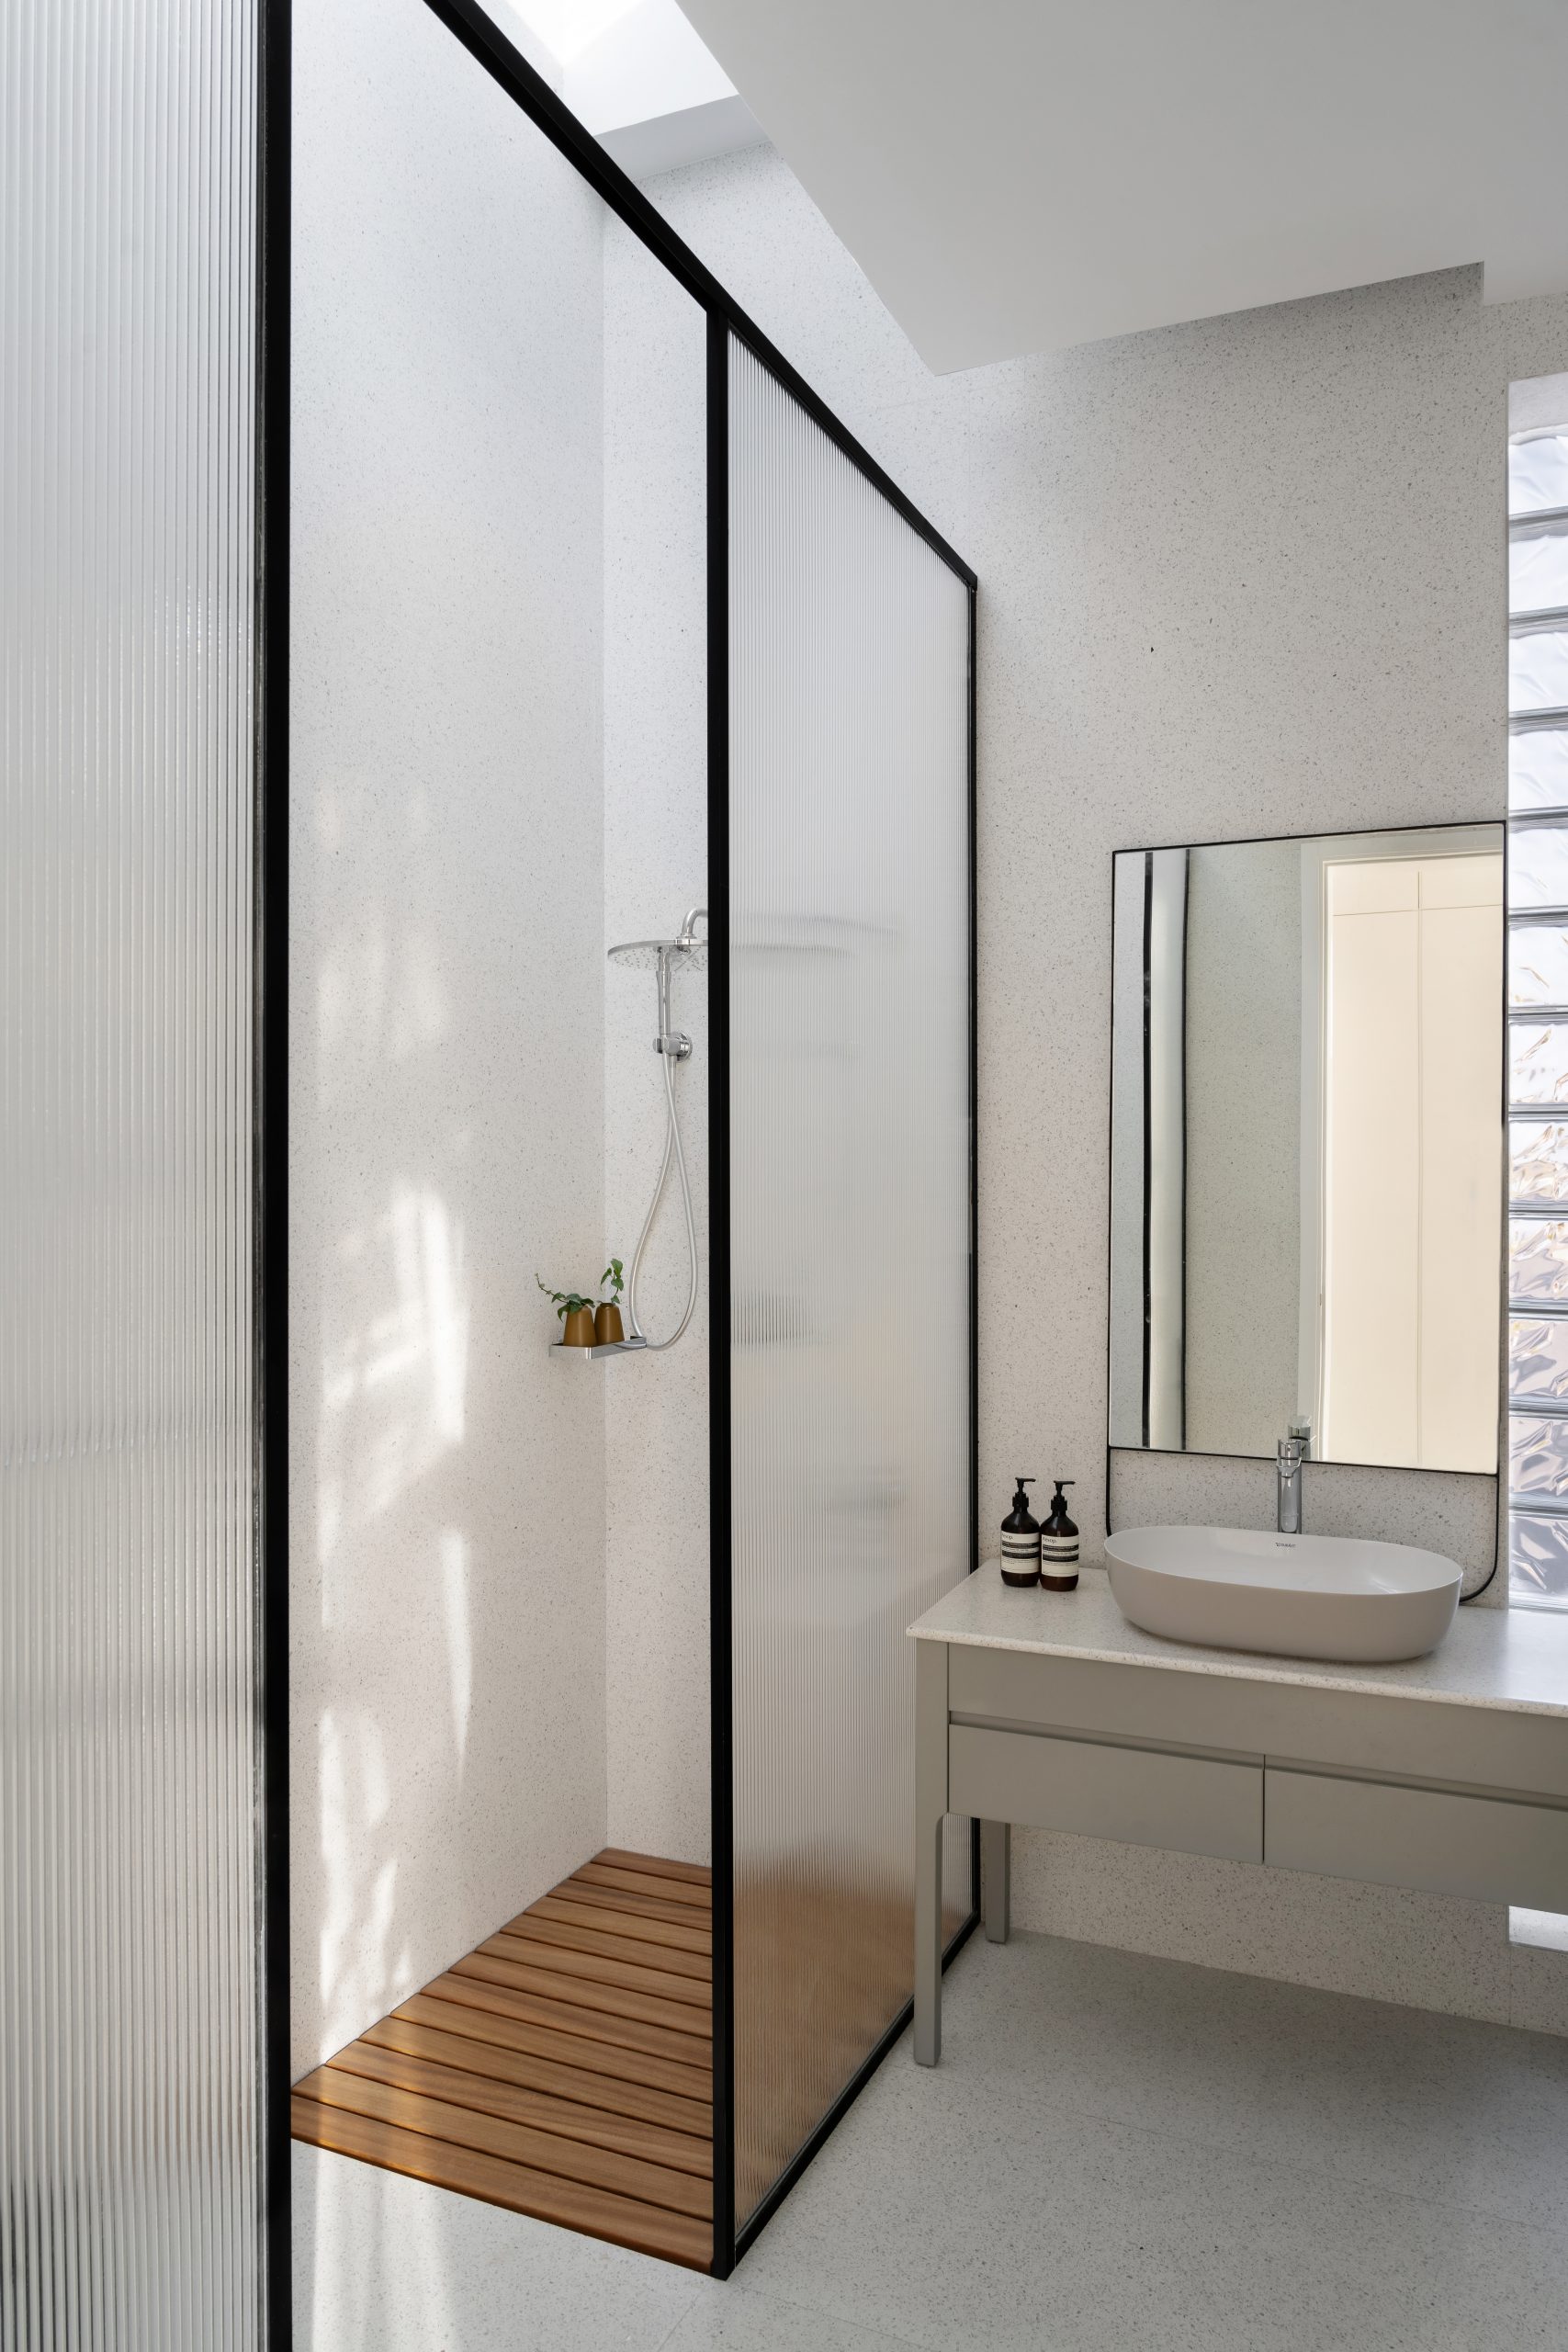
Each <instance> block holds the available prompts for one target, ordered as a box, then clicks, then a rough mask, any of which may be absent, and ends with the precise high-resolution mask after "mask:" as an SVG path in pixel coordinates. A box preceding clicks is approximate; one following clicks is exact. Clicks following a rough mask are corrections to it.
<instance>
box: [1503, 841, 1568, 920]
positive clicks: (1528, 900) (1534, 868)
mask: <svg viewBox="0 0 1568 2352" xmlns="http://www.w3.org/2000/svg"><path fill="white" fill-rule="evenodd" d="M1508 904H1509V906H1510V907H1512V908H1514V909H1516V910H1527V909H1529V908H1530V907H1568V825H1529V824H1526V825H1520V824H1514V825H1510V826H1509V828H1508Z"/></svg>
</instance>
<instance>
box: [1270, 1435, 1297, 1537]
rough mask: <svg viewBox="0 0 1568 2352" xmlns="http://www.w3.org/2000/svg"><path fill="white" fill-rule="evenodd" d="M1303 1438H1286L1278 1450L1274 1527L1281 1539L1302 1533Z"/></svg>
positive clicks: (1281, 1441) (1276, 1449)
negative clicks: (1284, 1536) (1281, 1536)
mask: <svg viewBox="0 0 1568 2352" xmlns="http://www.w3.org/2000/svg"><path fill="white" fill-rule="evenodd" d="M1302 1461H1303V1445H1302V1441H1301V1439H1300V1438H1299V1437H1282V1438H1281V1439H1280V1442H1279V1443H1278V1444H1277V1445H1276V1447H1275V1449H1274V1525H1275V1527H1276V1528H1277V1529H1278V1531H1279V1532H1280V1534H1281V1535H1299V1534H1300V1533H1301V1532H1302Z"/></svg>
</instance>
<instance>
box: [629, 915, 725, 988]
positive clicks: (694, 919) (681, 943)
mask: <svg viewBox="0 0 1568 2352" xmlns="http://www.w3.org/2000/svg"><path fill="white" fill-rule="evenodd" d="M707 919H708V910H707V909H706V908H705V907H688V908H687V910H686V920H685V922H683V923H682V925H681V929H680V932H679V933H678V934H677V935H676V937H675V938H673V939H626V940H623V941H622V942H621V944H620V945H619V946H618V947H612V948H611V950H610V961H611V963H612V964H630V965H631V966H633V967H634V968H635V969H636V970H637V971H639V972H651V971H655V970H657V969H659V968H660V959H661V958H667V957H669V956H679V957H680V958H681V961H682V964H683V965H684V967H685V968H686V969H687V971H689V972H705V971H706V969H707V962H708V951H707V942H706V940H704V939H699V938H698V937H697V925H698V923H700V922H706V921H707Z"/></svg>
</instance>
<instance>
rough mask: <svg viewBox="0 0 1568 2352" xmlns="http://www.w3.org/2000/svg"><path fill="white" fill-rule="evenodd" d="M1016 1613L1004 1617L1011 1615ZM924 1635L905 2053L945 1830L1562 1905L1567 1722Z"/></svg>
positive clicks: (931, 1952) (989, 1921)
mask: <svg viewBox="0 0 1568 2352" xmlns="http://www.w3.org/2000/svg"><path fill="white" fill-rule="evenodd" d="M1009 1622H1016V1621H1015V1620H1010V1621H1009ZM921 1634H922V1637H921V1638H920V1639H919V1640H918V1642H917V1645H916V1648H917V1675H916V1691H917V1698H916V1717H917V1723H916V1807H915V1810H916V1818H917V1824H918V1835H919V1845H918V1848H917V1858H916V1877H915V1917H916V1953H915V1962H916V1965H915V2055H916V2058H917V2060H918V2061H919V2063H920V2064H922V2065H931V2064H935V2061H936V2057H937V2053H938V2051H939V2048H940V2044H941V1966H942V1936H941V1925H942V1920H941V1870H942V1820H943V1817H944V1815H946V1814H948V1813H956V1814H966V1815H969V1816H970V1817H971V1818H973V1819H976V1820H977V1821H979V1822H980V1824H981V1825H982V1832H983V1845H984V1854H985V1862H986V1870H985V1893H984V1905H983V1908H984V1914H985V1923H986V1932H987V1935H988V1936H989V1937H990V1938H991V1939H992V1940H993V1941H998V1942H999V1941H1002V1940H1004V1939H1005V1938H1006V1936H1007V1932H1008V1887H1007V1868H1008V1836H1009V1826H1010V1824H1012V1823H1014V1822H1018V1823H1021V1824H1024V1825H1027V1826H1029V1827H1031V1828H1042V1829H1058V1830H1068V1831H1072V1832H1075V1833H1077V1835H1079V1836H1082V1837H1089V1838H1111V1839H1116V1840H1119V1841H1120V1842H1122V1843H1123V1844H1128V1845H1137V1846H1157V1847H1164V1848H1167V1849H1171V1850H1173V1851H1176V1852H1179V1853H1189V1854H1205V1855H1214V1856H1217V1857H1219V1858H1220V1859H1222V1860H1226V1861H1240V1862H1256V1863H1263V1864H1269V1865H1272V1866H1273V1867H1275V1868H1278V1869H1282V1870H1293V1871H1317V1872H1320V1873H1322V1874H1323V1875H1324V1876H1325V1877H1330V1878H1349V1879H1367V1880H1371V1881H1375V1882H1377V1883H1380V1884H1382V1885H1386V1886H1407V1887H1414V1888H1419V1889H1422V1890H1425V1891H1427V1892H1428V1893H1432V1894H1461V1895H1466V1896H1469V1897H1470V1898H1471V1899H1472V1900H1473V1901H1478V1902H1483V1903H1498V1904H1506V1903H1513V1904H1519V1905H1526V1906H1528V1907H1529V1908H1531V1909H1537V1910H1542V1911H1561V1912H1564V1913H1568V1713H1565V1712H1564V1711H1562V1710H1555V1709H1553V1710H1549V1709H1547V1708H1544V1707H1541V1706H1539V1705H1536V1706H1533V1707H1529V1708H1525V1709H1520V1708H1518V1707H1517V1706H1515V1707H1509V1706H1507V1705H1506V1704H1500V1703H1467V1704H1465V1705H1462V1706H1455V1705H1452V1704H1446V1703H1442V1702H1439V1701H1438V1700H1435V1699H1433V1698H1431V1697H1429V1696H1427V1695H1425V1694H1422V1693H1420V1692H1419V1691H1415V1690H1412V1691H1409V1692H1408V1694H1407V1693H1405V1692H1404V1691H1399V1692H1393V1691H1387V1690H1383V1691H1358V1690H1355V1689H1354V1688H1347V1687H1345V1686H1344V1685H1337V1686H1335V1685H1326V1686H1325V1685H1324V1684H1318V1685H1314V1684H1312V1683H1310V1682H1299V1683H1297V1682H1292V1683H1290V1684H1283V1683H1281V1682H1280V1681H1279V1680H1278V1679H1269V1678H1268V1677H1267V1676H1265V1675H1264V1674H1262V1673H1259V1675H1258V1677H1257V1678H1256V1679H1255V1678H1253V1677H1251V1676H1249V1675H1247V1673H1246V1672H1245V1671H1243V1670H1239V1669H1238V1668H1236V1667H1234V1666H1229V1665H1227V1668H1225V1669H1224V1671H1223V1672H1220V1673H1215V1674H1208V1673H1204V1672H1201V1671H1195V1670H1193V1669H1191V1668H1182V1667H1180V1666H1173V1667H1171V1668H1165V1667H1163V1666H1158V1667H1156V1666H1151V1665H1150V1664H1149V1663H1147V1661H1146V1660H1145V1661H1143V1662H1140V1663H1139V1664H1137V1665H1133V1664H1130V1663H1125V1662H1123V1661H1122V1660H1121V1659H1119V1658H1116V1657H1106V1656H1105V1655H1104V1653H1103V1651H1102V1652H1101V1653H1100V1655H1099V1656H1097V1657H1082V1656H1076V1657H1075V1656H1066V1655H1063V1654H1062V1653H1061V1651H1060V1650H1059V1649H1058V1650H1051V1649H1044V1648H1042V1649H1038V1650H1034V1649H1029V1648H1026V1647H1023V1646H1021V1645H1019V1644H1018V1643H1017V1642H1016V1641H1010V1642H1001V1641H998V1643H997V1644H996V1645H992V1644H990V1643H988V1642H986V1641H984V1640H979V1641H976V1640H975V1639H974V1638H970V1639H969V1640H968V1641H966V1642H965V1641H957V1640H954V1641H951V1642H950V1641H948V1640H945V1639H941V1638H933V1637H931V1636H930V1635H926V1634H924V1630H923V1628H922V1629H921Z"/></svg>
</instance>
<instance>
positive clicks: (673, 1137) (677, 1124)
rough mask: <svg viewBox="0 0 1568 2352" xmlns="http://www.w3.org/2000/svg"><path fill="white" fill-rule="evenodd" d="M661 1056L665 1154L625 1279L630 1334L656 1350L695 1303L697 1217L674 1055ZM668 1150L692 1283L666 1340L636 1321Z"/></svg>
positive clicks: (675, 1333)
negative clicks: (641, 1276) (651, 1334)
mask: <svg viewBox="0 0 1568 2352" xmlns="http://www.w3.org/2000/svg"><path fill="white" fill-rule="evenodd" d="M660 1058H661V1059H662V1061H663V1064H664V1098H665V1101H666V1103H668V1105H669V1114H670V1115H669V1123H668V1125H666V1127H665V1130H664V1158H663V1159H662V1160H661V1161H660V1166H659V1182H658V1183H657V1184H655V1186H654V1188H653V1198H652V1200H651V1201H650V1202H649V1208H648V1215H647V1216H645V1217H644V1219H643V1221H642V1231H641V1232H640V1233H639V1234H638V1236H637V1248H636V1249H635V1250H633V1252H632V1270H631V1273H630V1275H629V1276H628V1277H627V1281H626V1319H627V1321H628V1322H629V1323H630V1325H631V1327H632V1335H633V1337H634V1338H635V1339H638V1340H642V1341H643V1343H644V1345H645V1346H647V1347H649V1348H651V1349H653V1350H654V1351H658V1350H660V1349H661V1348H672V1347H673V1346H674V1344H675V1342H676V1340H678V1339H679V1338H680V1336H681V1334H682V1331H683V1330H684V1329H685V1328H686V1326H687V1324H688V1323H689V1322H690V1321H691V1319H692V1312H693V1309H694V1307H695V1306H696V1303H697V1226H696V1219H695V1218H694V1216H693V1215H692V1183H691V1179H690V1177H689V1176H688V1175H687V1173H686V1155H685V1153H684V1151H683V1150H682V1148H681V1121H680V1118H679V1116H678V1114H677V1113H676V1109H675V1057H674V1055H673V1054H664V1055H662V1056H661V1057H660ZM671 1153H673V1155H674V1159H675V1172H676V1174H677V1175H678V1176H679V1177H680V1179H681V1198H682V1203H683V1204H684V1206H685V1211H686V1249H687V1251H688V1254H689V1257H690V1261H691V1268H692V1283H691V1288H690V1290H689V1291H688V1292H687V1295H686V1311H685V1313H684V1315H682V1317H681V1320H680V1321H679V1323H677V1324H676V1326H675V1329H673V1330H672V1331H671V1334H670V1337H669V1338H668V1339H667V1340H650V1339H649V1336H648V1334H647V1332H646V1331H645V1330H644V1329H643V1328H642V1325H641V1324H640V1323H639V1322H638V1321H637V1269H638V1268H639V1267H640V1266H641V1264H642V1253H643V1251H644V1250H646V1249H647V1247H648V1237H649V1234H650V1233H651V1232H652V1231H653V1220H654V1218H655V1217H656V1216H658V1215H659V1204H660V1201H661V1200H662V1199H663V1198H664V1185H665V1181H666V1179H667V1178H668V1176H669V1174H670V1159H671Z"/></svg>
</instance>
